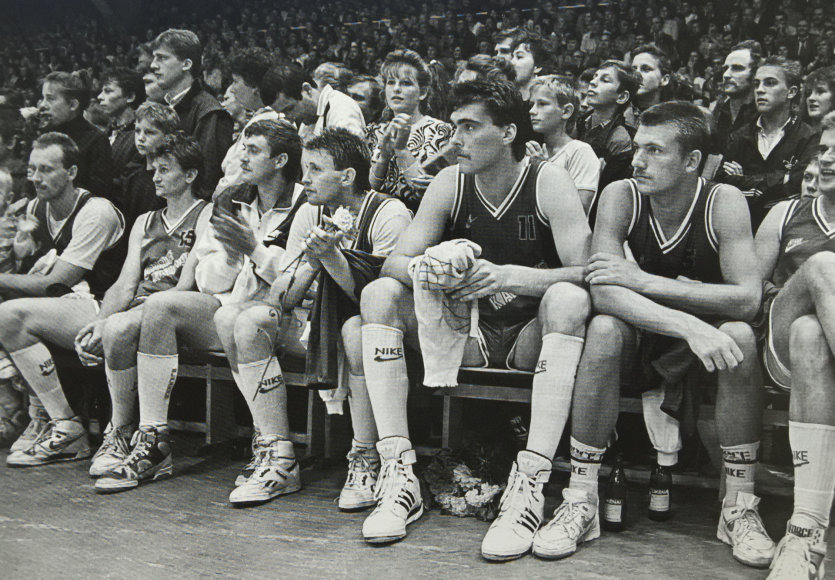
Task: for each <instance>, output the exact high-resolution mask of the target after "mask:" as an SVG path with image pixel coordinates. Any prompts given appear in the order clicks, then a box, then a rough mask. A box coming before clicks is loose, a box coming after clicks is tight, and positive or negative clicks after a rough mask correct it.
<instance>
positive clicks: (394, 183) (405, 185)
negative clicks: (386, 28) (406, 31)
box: [366, 50, 452, 211]
mask: <svg viewBox="0 0 835 580" xmlns="http://www.w3.org/2000/svg"><path fill="white" fill-rule="evenodd" d="M381 76H382V77H383V83H384V86H385V94H386V108H387V111H385V112H384V118H385V117H386V116H387V114H388V111H391V114H390V115H391V120H390V121H388V122H385V121H382V122H379V123H371V124H370V125H368V127H367V129H366V134H367V136H368V140H369V144H370V145H371V147H372V150H373V151H374V155H373V157H372V164H371V187H373V188H374V189H376V190H377V191H380V192H383V193H388V194H389V195H393V196H394V197H397V198H399V199H400V200H402V201H403V203H405V204H406V206H407V207H408V208H409V209H410V210H412V211H416V210H417V208H418V206H419V205H420V200H421V198H422V197H423V192H424V191H425V190H426V187H427V186H428V185H429V182H430V181H431V180H432V177H433V176H432V175H431V174H430V173H428V172H427V171H426V170H425V168H424V167H423V166H424V164H426V162H427V161H431V160H433V159H434V158H436V157H437V156H438V154H439V153H440V151H441V149H442V148H443V147H444V146H445V145H446V144H447V142H448V141H449V138H450V135H452V125H450V124H449V123H445V122H444V121H440V120H438V119H435V118H433V117H431V116H429V115H426V114H424V112H423V111H422V109H425V106H424V104H425V103H426V102H427V96H428V94H429V90H430V85H431V84H432V83H431V81H432V73H431V72H430V70H429V68H428V67H427V65H426V63H425V62H424V61H423V59H422V58H421V57H420V55H418V53H416V52H415V51H413V50H395V51H393V52H390V53H389V54H388V56H386V59H385V61H384V62H383V65H382V67H381Z"/></svg>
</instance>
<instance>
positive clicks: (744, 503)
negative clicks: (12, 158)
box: [736, 491, 760, 510]
mask: <svg viewBox="0 0 835 580" xmlns="http://www.w3.org/2000/svg"><path fill="white" fill-rule="evenodd" d="M759 504H760V498H758V497H757V496H755V495H754V494H753V493H745V492H744V491H740V492H738V493H737V494H736V507H737V508H744V509H746V510H753V509H757V506H758V505H759Z"/></svg>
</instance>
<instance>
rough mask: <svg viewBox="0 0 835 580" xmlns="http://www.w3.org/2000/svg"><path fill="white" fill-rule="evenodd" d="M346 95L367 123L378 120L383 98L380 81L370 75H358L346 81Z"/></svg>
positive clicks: (383, 101) (383, 102)
mask: <svg viewBox="0 0 835 580" xmlns="http://www.w3.org/2000/svg"><path fill="white" fill-rule="evenodd" d="M348 96H349V97H351V98H352V99H354V101H356V103H357V104H358V105H359V107H360V110H361V111H362V116H363V119H365V121H367V122H368V123H369V124H371V123H376V122H377V121H379V120H380V113H382V112H383V106H384V105H385V100H384V97H383V87H382V86H381V85H380V82H379V81H378V80H377V79H376V78H374V77H372V76H370V75H359V76H355V77H353V78H352V79H351V82H350V83H348Z"/></svg>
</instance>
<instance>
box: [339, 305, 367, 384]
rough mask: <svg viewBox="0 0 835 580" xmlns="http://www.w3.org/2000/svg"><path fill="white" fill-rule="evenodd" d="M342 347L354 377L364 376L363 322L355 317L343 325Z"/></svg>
mask: <svg viewBox="0 0 835 580" xmlns="http://www.w3.org/2000/svg"><path fill="white" fill-rule="evenodd" d="M342 345H343V346H344V348H345V358H346V359H347V361H348V369H349V370H350V372H351V374H353V375H361V374H363V367H362V321H361V320H360V317H359V316H354V317H353V318H350V319H348V321H347V322H346V323H345V324H343V325H342Z"/></svg>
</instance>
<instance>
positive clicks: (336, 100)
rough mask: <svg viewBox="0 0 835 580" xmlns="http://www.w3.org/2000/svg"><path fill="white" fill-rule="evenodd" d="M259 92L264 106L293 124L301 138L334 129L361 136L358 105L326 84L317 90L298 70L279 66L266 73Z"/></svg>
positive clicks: (363, 131) (362, 128)
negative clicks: (345, 130)
mask: <svg viewBox="0 0 835 580" xmlns="http://www.w3.org/2000/svg"><path fill="white" fill-rule="evenodd" d="M260 93H261V99H262V100H263V101H264V103H266V104H269V105H270V106H271V107H272V108H273V110H275V112H277V113H279V114H283V115H284V116H285V117H286V118H287V119H289V120H290V121H292V122H294V123H295V124H296V126H297V127H298V128H299V135H301V137H302V139H305V138H309V137H313V136H315V135H319V134H320V133H321V132H322V131H324V130H325V129H332V128H334V127H342V128H344V129H347V130H348V131H350V132H351V133H354V134H355V135H359V136H364V135H365V120H364V119H363V117H362V111H361V110H360V108H359V105H357V104H356V103H355V102H354V100H353V99H352V98H351V97H349V96H348V95H346V94H345V93H342V92H340V91H337V90H336V89H334V88H333V87H331V86H330V85H325V86H324V87H322V88H321V89H320V88H318V87H317V86H316V83H315V82H314V80H313V78H312V77H311V76H310V74H309V73H308V72H306V71H304V70H302V69H300V68H298V67H295V66H288V65H281V66H276V67H273V68H271V69H270V70H268V71H267V73H266V74H265V75H264V78H263V80H262V82H261V86H260Z"/></svg>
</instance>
